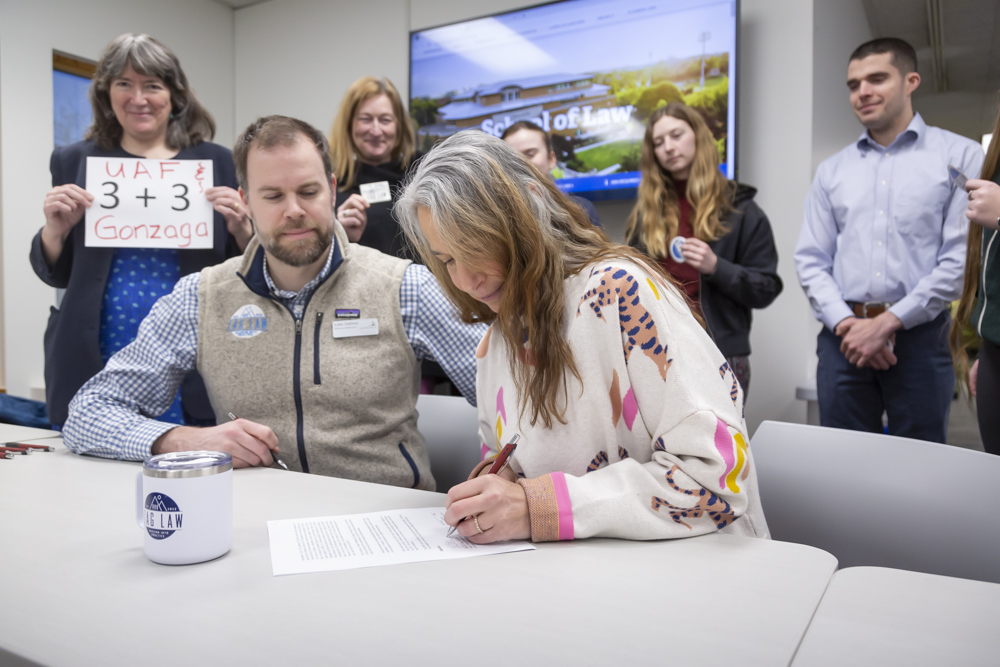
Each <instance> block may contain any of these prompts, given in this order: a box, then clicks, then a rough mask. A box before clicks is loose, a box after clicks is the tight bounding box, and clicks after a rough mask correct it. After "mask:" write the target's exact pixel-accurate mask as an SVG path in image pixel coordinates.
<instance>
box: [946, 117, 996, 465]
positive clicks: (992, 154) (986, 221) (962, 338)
mask: <svg viewBox="0 0 1000 667" xmlns="http://www.w3.org/2000/svg"><path fill="white" fill-rule="evenodd" d="M987 179H988V180H987ZM965 187H966V190H967V191H968V193H969V208H968V210H967V211H966V213H965V215H966V217H967V218H968V219H969V220H970V221H971V222H973V223H975V224H971V225H969V236H968V249H967V251H966V255H965V283H964V286H963V289H962V298H961V300H960V301H959V304H958V311H957V312H956V313H955V319H954V320H953V321H952V323H951V334H950V340H951V354H952V357H953V358H954V360H955V369H956V370H957V372H958V376H959V378H961V379H962V380H963V382H964V383H965V385H966V387H967V388H968V390H969V393H970V394H971V395H973V396H984V397H986V402H985V403H984V407H985V408H986V409H984V410H978V411H977V414H978V419H979V433H980V435H982V437H983V448H984V449H985V450H986V451H987V452H989V453H991V454H1000V413H997V412H995V411H993V409H992V407H993V406H992V405H990V404H989V401H992V400H993V399H994V398H995V397H997V396H1000V257H998V255H997V253H998V252H1000V243H997V242H996V238H997V227H998V225H1000V116H998V117H997V124H996V127H995V128H994V130H993V140H992V142H990V147H989V150H988V151H987V152H986V161H985V162H984V163H983V170H982V173H981V174H979V178H977V179H973V180H970V181H969V182H968V183H967V184H966V186H965ZM969 328H971V329H974V330H975V333H976V334H978V335H979V337H980V338H981V339H982V341H981V343H980V347H979V354H978V356H977V357H976V361H975V362H974V363H973V364H972V366H971V368H970V366H969V346H970V345H971V344H972V343H973V341H974V340H975V339H976V336H975V335H969V332H968V330H969Z"/></svg>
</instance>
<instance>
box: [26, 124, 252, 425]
mask: <svg viewBox="0 0 1000 667" xmlns="http://www.w3.org/2000/svg"><path fill="white" fill-rule="evenodd" d="M91 156H93V157H122V158H135V157H138V156H136V155H131V154H129V153H126V152H125V151H124V150H122V149H121V148H118V149H115V150H112V151H105V150H102V149H100V148H98V147H97V145H96V144H94V142H92V141H81V142H79V143H75V144H72V145H70V146H62V147H60V148H56V149H55V150H54V151H52V160H51V161H50V163H49V169H50V171H51V172H52V186H53V187H55V186H57V185H66V184H67V183H76V184H77V185H79V186H80V187H81V188H83V187H86V181H87V158H88V157H91ZM177 159H180V160H206V159H210V160H212V163H213V173H214V177H215V179H214V180H215V183H214V184H215V185H228V186H229V187H231V188H236V187H237V183H236V168H235V167H234V166H233V155H232V152H231V151H230V150H229V149H228V148H224V147H222V146H219V145H218V144H213V143H209V142H204V143H201V144H198V145H197V146H192V147H191V148H187V149H185V150H183V151H181V152H180V153H178V154H177ZM214 227H215V229H214V232H215V243H214V247H213V248H212V249H211V250H179V251H178V261H179V263H180V273H181V276H186V275H188V274H190V273H195V272H197V271H201V270H202V269H203V268H205V267H206V266H212V265H214V264H219V263H221V262H223V261H225V260H226V259H227V258H229V257H234V256H236V255H239V254H241V253H240V250H239V247H238V246H237V245H236V241H235V240H234V239H233V238H232V237H231V236H230V235H229V231H228V230H227V229H226V220H225V218H224V217H222V214H220V213H218V212H216V213H215V220H214ZM84 234H85V228H84V224H83V220H81V221H80V223H78V224H77V225H76V226H75V227H73V230H72V231H71V232H70V234H69V236H68V237H67V238H66V244H65V246H64V247H63V251H62V255H60V256H59V259H58V260H57V261H56V263H55V265H54V266H51V267H50V266H49V265H48V264H47V263H46V262H45V255H44V254H43V253H42V233H41V230H39V232H38V233H37V234H35V238H34V239H33V240H32V242H31V266H32V268H34V270H35V273H36V274H38V277H39V278H41V279H42V280H43V281H44V282H45V283H46V284H48V285H51V286H52V287H58V288H62V289H65V290H66V294H65V296H64V297H63V301H62V305H61V307H60V308H58V309H57V308H55V307H53V308H51V309H50V310H51V313H50V315H49V323H48V326H47V327H46V329H45V402H46V407H47V409H48V414H49V421H50V422H52V423H53V424H62V423H64V422H65V421H66V416H67V412H68V408H69V402H70V401H71V400H72V399H73V396H75V395H76V392H77V390H79V389H80V387H82V386H83V384H84V383H85V382H86V381H87V380H89V379H90V378H92V377H93V376H94V375H96V374H97V373H98V371H100V370H101V369H102V368H104V362H103V360H102V359H101V350H100V346H99V343H98V336H99V334H100V330H101V323H100V317H101V300H102V299H103V297H104V287H105V284H106V283H107V279H108V273H109V272H110V271H111V263H112V261H113V259H114V254H115V249H114V248H88V247H86V246H85V245H84ZM181 396H182V399H183V401H184V412H185V417H186V418H188V419H190V421H192V422H193V423H199V424H200V423H214V422H215V416H214V413H213V412H212V406H211V404H209V402H208V394H207V393H205V387H204V384H202V382H201V378H200V377H198V375H197V373H189V374H188V376H187V377H185V379H184V386H183V388H182V391H181Z"/></svg>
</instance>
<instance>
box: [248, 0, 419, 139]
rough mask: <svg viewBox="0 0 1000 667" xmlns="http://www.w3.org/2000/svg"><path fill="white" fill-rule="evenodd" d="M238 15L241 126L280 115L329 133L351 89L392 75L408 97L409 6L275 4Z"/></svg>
mask: <svg viewBox="0 0 1000 667" xmlns="http://www.w3.org/2000/svg"><path fill="white" fill-rule="evenodd" d="M235 14H236V22H235V25H236V125H237V127H238V128H239V129H238V131H237V132H239V131H242V130H243V128H245V127H246V126H247V125H248V124H250V123H251V122H252V121H253V120H254V119H256V118H257V117H258V116H266V115H270V114H283V115H287V116H293V117H295V118H300V119H302V120H304V121H307V122H309V123H311V124H312V125H314V126H315V127H317V128H318V129H320V130H321V131H323V132H324V133H325V132H328V131H329V129H330V125H331V123H332V122H333V118H334V116H336V114H337V106H338V105H339V104H340V99H341V98H342V97H343V95H344V92H345V91H346V90H347V87H348V86H350V85H351V83H353V82H354V81H355V80H357V79H358V78H360V77H362V76H365V75H366V74H371V75H374V76H385V77H388V78H389V79H390V80H391V81H392V82H393V83H394V84H395V85H396V87H397V88H398V89H399V92H400V94H401V95H402V96H403V99H408V98H409V89H408V86H407V84H408V78H409V69H408V66H409V44H408V39H407V36H408V33H409V30H410V27H409V25H410V22H409V3H408V2H407V0H365V1H364V2H351V3H335V2H330V1H329V0H271V1H270V2H263V3H261V4H258V5H252V6H250V7H246V8H244V9H238V10H236V12H235Z"/></svg>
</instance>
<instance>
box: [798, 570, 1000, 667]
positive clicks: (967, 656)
mask: <svg viewBox="0 0 1000 667" xmlns="http://www.w3.org/2000/svg"><path fill="white" fill-rule="evenodd" d="M998 630H1000V584H993V583H987V582H983V581H973V580H971V579H956V578H954V577H942V576H939V575H936V574H924V573H922V572H909V571H907V570H894V569H891V568H882V567H850V568H847V569H845V570H840V571H839V572H837V574H836V575H834V577H833V581H832V582H831V583H830V587H829V588H828V589H827V591H826V595H825V596H823V601H822V602H821V603H820V605H819V609H818V610H817V611H816V617H815V618H813V621H812V624H810V626H809V630H808V632H806V636H805V639H804V640H803V641H802V646H801V647H800V648H799V652H798V653H797V654H796V656H795V661H794V662H793V665H794V666H795V667H819V666H824V667H825V666H830V667H834V666H836V667H840V666H842V665H879V666H880V667H881V666H882V665H906V666H907V667H921V666H922V665H927V666H928V667H942V666H943V665H961V666H962V667H974V666H976V665H983V666H984V667H985V666H989V667H996V665H998V664H1000V632H998Z"/></svg>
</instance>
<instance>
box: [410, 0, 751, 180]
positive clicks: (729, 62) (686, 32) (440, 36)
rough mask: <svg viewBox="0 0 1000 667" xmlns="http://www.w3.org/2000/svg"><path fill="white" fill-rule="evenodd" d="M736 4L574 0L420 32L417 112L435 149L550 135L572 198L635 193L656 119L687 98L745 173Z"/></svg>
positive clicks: (724, 159) (423, 140)
mask: <svg viewBox="0 0 1000 667" xmlns="http://www.w3.org/2000/svg"><path fill="white" fill-rule="evenodd" d="M738 19H739V7H738V3H737V2H735V1H733V0H724V1H723V2H719V1H718V0H664V1H662V2H642V1H641V0H624V1H622V0H614V1H609V0H566V1H564V2H556V3H552V4H547V5H541V6H538V7H532V8H529V9H523V10H518V11H514V12H508V13H505V14H497V15H495V16H488V17H483V18H478V19H473V20H469V21H462V22H459V23H452V24H449V25H445V26H439V27H436V28H430V29H427V30H420V31H415V32H412V33H411V34H410V114H411V116H412V117H413V120H414V122H415V124H416V126H417V128H418V130H417V131H418V141H419V147H420V149H421V150H423V151H427V150H429V149H430V147H431V146H433V145H434V144H435V143H436V142H437V141H440V140H441V139H444V138H445V137H448V136H450V135H452V134H454V133H456V132H460V131H462V130H468V129H478V130H482V131H483V132H489V133H490V134H494V135H496V136H500V135H501V134H502V133H503V131H504V130H505V129H506V128H507V127H509V126H511V125H513V124H514V123H516V122H518V121H524V120H526V121H531V122H534V123H535V124H537V125H538V126H539V127H540V128H542V129H543V130H545V131H546V132H548V133H549V135H550V136H551V137H552V142H553V147H554V149H555V151H556V157H557V165H556V167H555V168H554V169H553V171H552V176H553V177H554V178H555V179H556V182H557V183H558V184H559V186H560V187H561V188H562V189H563V190H564V191H567V192H573V193H574V194H580V195H584V196H587V197H589V198H591V199H609V198H622V197H632V196H634V194H635V188H636V187H637V186H638V184H639V158H640V151H641V146H642V137H643V133H644V132H645V123H646V120H647V119H648V118H649V116H650V115H651V114H652V113H653V112H654V111H656V109H658V108H660V107H662V106H665V105H667V104H669V103H670V102H684V103H685V104H687V105H688V106H690V107H693V108H695V109H697V110H698V112H699V113H700V114H701V115H702V117H703V118H704V119H705V121H706V122H707V123H708V126H709V128H710V129H711V130H712V133H713V135H714V137H715V142H716V146H717V147H718V150H719V161H720V164H721V169H722V171H723V172H724V173H725V174H726V176H727V177H728V178H733V177H734V176H735V147H736V136H735V135H736V132H735V131H736V42H737V26H738V24H739V20H738Z"/></svg>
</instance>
